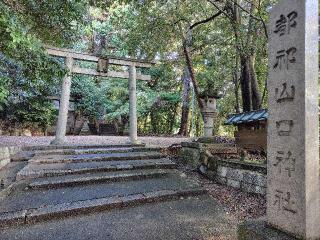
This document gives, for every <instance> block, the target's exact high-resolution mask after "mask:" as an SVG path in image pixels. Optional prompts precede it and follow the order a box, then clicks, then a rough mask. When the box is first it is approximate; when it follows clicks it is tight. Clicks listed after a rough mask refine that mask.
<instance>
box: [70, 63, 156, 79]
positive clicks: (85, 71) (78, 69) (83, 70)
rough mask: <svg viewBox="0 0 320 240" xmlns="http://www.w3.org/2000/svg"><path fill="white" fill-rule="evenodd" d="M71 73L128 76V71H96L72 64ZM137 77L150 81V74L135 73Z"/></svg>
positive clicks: (114, 76)
mask: <svg viewBox="0 0 320 240" xmlns="http://www.w3.org/2000/svg"><path fill="white" fill-rule="evenodd" d="M72 73H78V74H84V75H91V76H100V77H113V78H126V79H128V78H129V73H128V72H116V71H108V72H98V71H96V70H95V69H90V68H81V67H78V66H73V68H72ZM137 79H139V80H143V81H150V80H151V76H150V75H144V74H141V73H137Z"/></svg>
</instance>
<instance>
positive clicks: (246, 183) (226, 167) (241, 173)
mask: <svg viewBox="0 0 320 240" xmlns="http://www.w3.org/2000/svg"><path fill="white" fill-rule="evenodd" d="M266 177H267V176H266V167H265V166H258V165H253V164H249V163H235V162H234V161H217V170H216V172H215V180H216V182H218V183H220V184H222V185H227V186H230V187H234V188H237V189H241V190H242V191H244V192H249V193H257V194H262V195H265V194H266V186H267V183H266Z"/></svg>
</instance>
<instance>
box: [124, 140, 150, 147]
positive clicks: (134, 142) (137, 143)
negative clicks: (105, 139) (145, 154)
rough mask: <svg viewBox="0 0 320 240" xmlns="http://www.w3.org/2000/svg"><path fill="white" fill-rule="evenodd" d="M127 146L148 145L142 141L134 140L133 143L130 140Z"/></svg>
mask: <svg viewBox="0 0 320 240" xmlns="http://www.w3.org/2000/svg"><path fill="white" fill-rule="evenodd" d="M126 144H129V145H144V146H145V145H146V144H145V143H143V142H141V141H140V140H134V141H132V140H131V139H129V140H128V141H127V142H126Z"/></svg>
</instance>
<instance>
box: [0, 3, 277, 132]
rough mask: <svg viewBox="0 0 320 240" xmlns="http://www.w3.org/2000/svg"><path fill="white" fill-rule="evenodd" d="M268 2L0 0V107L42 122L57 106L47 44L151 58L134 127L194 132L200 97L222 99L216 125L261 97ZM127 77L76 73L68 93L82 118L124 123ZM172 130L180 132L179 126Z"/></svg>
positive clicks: (260, 104)
mask: <svg viewBox="0 0 320 240" xmlns="http://www.w3.org/2000/svg"><path fill="white" fill-rule="evenodd" d="M272 4H274V1H273V0H219V1H217V0H200V1H195V0H185V1H181V0H170V1H161V0H142V1H141V0H131V1H129V0H116V1H102V0H101V1H100V0H94V1H87V0H68V1H65V0H64V1H62V0H55V1H51V0H48V1H38V0H22V1H15V0H14V1H12V0H10V1H7V0H4V1H1V3H0V10H1V12H2V13H3V14H1V16H0V33H1V35H0V36H1V41H0V59H1V62H0V107H1V108H0V111H1V113H0V115H1V119H3V120H5V121H9V122H10V124H22V125H28V124H32V123H36V124H38V125H39V126H40V127H42V128H46V127H48V126H50V125H52V124H53V122H54V118H55V115H56V114H57V113H56V112H55V111H54V109H53V108H52V106H51V105H52V104H51V103H50V100H49V99H48V97H49V96H52V95H59V91H60V85H61V79H62V77H63V76H64V74H65V73H66V71H65V69H64V64H63V59H56V58H52V57H50V56H48V55H47V54H46V53H45V49H44V46H45V45H46V44H49V45H54V46H57V47H68V48H72V49H74V50H77V51H85V52H90V53H93V54H96V55H100V56H108V55H114V56H121V57H133V58H139V59H148V60H155V61H157V64H156V66H155V67H153V68H152V69H149V70H143V71H148V73H150V74H151V75H152V81H151V82H148V83H143V82H139V83H138V117H139V131H140V133H143V134H176V133H178V132H179V133H180V134H183V135H189V134H196V135H201V133H202V121H201V112H202V108H203V106H201V101H200V98H207V97H211V96H214V97H217V96H219V97H221V98H220V99H219V100H218V110H219V117H218V118H217V121H216V126H217V127H216V128H215V132H216V133H218V132H219V131H220V133H227V131H228V129H227V128H226V127H222V126H221V123H222V122H223V121H224V119H225V117H226V116H227V115H228V114H230V113H234V112H240V111H250V110H256V109H260V108H264V107H265V104H266V100H267V92H266V87H265V85H266V78H267V53H266V42H267V38H268V36H267V32H266V22H267V21H268V9H270V7H271V6H272ZM127 85H128V83H127V81H125V80H120V79H111V78H96V77H88V76H79V75H75V76H74V77H73V84H72V96H73V97H74V99H75V101H76V107H77V108H76V109H77V111H78V113H79V114H80V115H81V116H85V117H88V118H89V119H90V121H93V122H95V121H97V120H104V121H106V122H112V121H117V122H118V124H120V125H122V126H123V127H124V126H125V125H126V124H127V122H128V109H129V102H128V101H129V98H128V90H127ZM179 129H180V131H179Z"/></svg>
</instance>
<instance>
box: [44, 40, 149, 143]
mask: <svg viewBox="0 0 320 240" xmlns="http://www.w3.org/2000/svg"><path fill="white" fill-rule="evenodd" d="M46 50H47V52H48V54H49V55H52V56H56V57H63V58H65V59H66V60H65V64H66V66H67V68H68V73H67V74H66V76H65V77H64V78H63V83H62V91H61V98H60V107H59V117H58V124H57V129H56V137H55V139H54V140H53V141H52V142H51V144H53V145H62V144H65V143H66V141H65V137H66V127H67V119H68V110H69V99H70V89H71V80H72V73H78V74H85V75H91V76H101V77H114V78H129V105H130V110H129V123H130V129H129V140H130V143H132V144H137V143H139V141H138V135H137V107H136V106H137V97H136V80H137V79H139V80H144V81H149V80H151V76H150V75H144V74H141V73H139V72H138V73H137V70H136V67H140V68H149V67H151V66H152V65H153V64H154V63H153V62H147V61H143V60H138V59H129V58H118V57H107V58H101V57H97V56H95V55H93V54H89V53H79V52H75V51H73V50H69V49H62V48H55V47H51V46H46ZM74 60H83V61H90V62H96V63H97V70H95V69H89V68H81V67H79V66H76V65H74V64H73V63H74ZM109 65H118V66H128V67H129V71H128V72H116V71H108V66H109Z"/></svg>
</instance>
